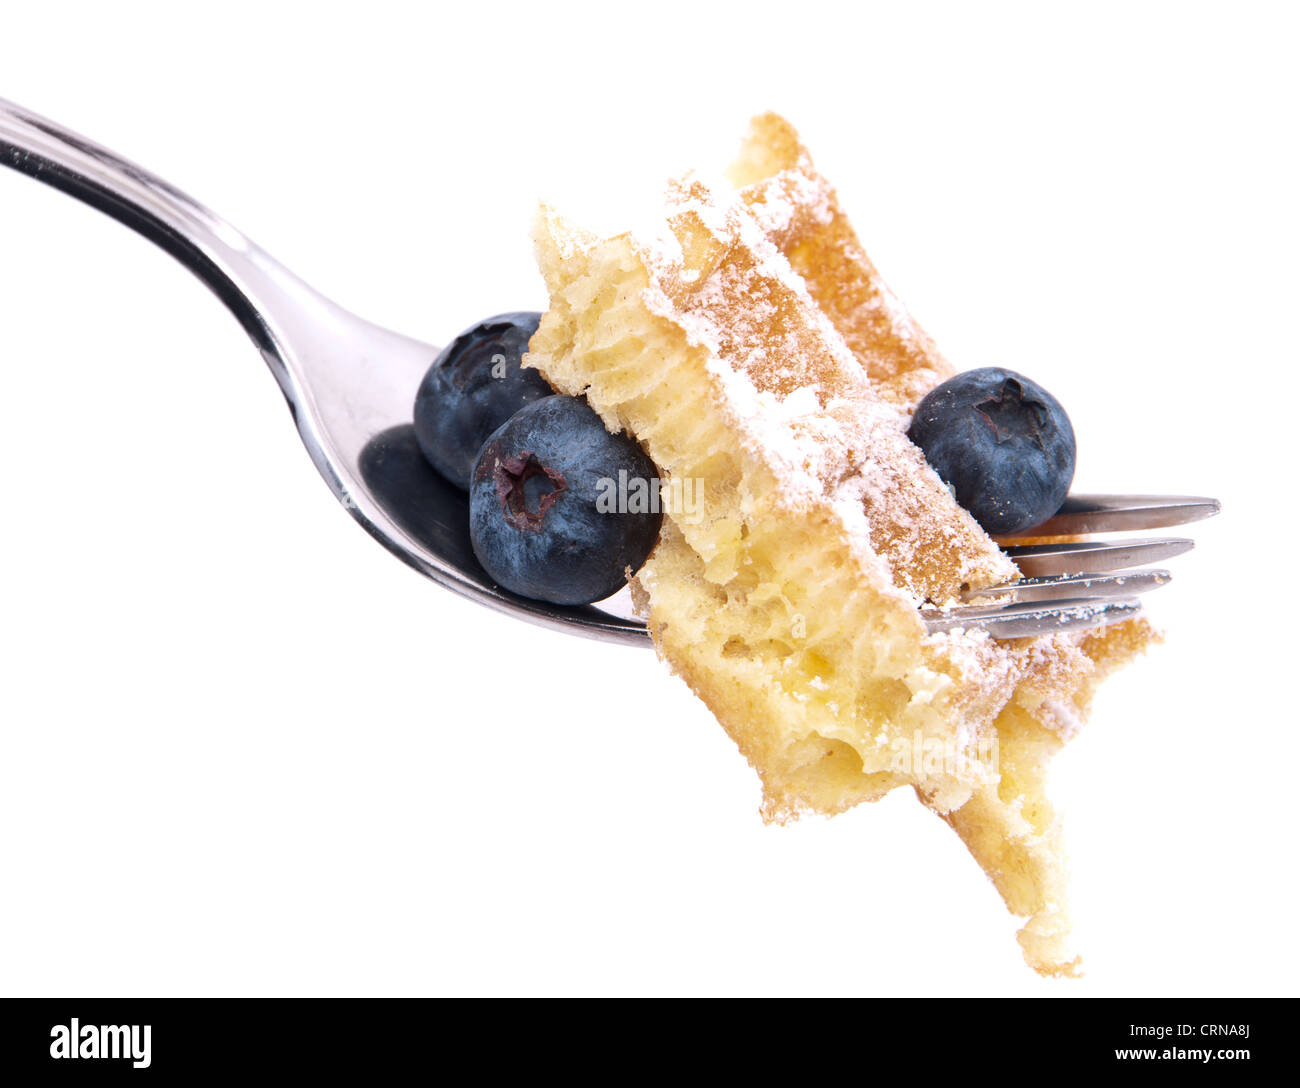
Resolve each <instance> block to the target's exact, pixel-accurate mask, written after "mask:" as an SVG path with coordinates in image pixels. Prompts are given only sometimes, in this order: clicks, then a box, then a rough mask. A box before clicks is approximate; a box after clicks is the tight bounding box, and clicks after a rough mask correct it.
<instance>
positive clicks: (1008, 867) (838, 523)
mask: <svg viewBox="0 0 1300 1088" xmlns="http://www.w3.org/2000/svg"><path fill="white" fill-rule="evenodd" d="M732 177H733V178H734V179H735V180H736V181H737V182H739V183H740V184H741V188H740V189H738V190H732V189H728V190H727V191H725V192H715V191H713V190H711V189H710V188H709V187H708V186H707V185H706V184H704V183H703V182H702V181H700V180H699V179H696V178H692V177H688V178H686V179H684V180H683V181H680V182H677V183H675V184H674V185H672V186H671V188H670V192H669V200H668V209H667V229H666V230H665V231H664V233H663V235H662V237H660V238H657V239H650V240H638V239H635V238H633V237H632V236H630V235H626V234H624V235H617V236H614V237H610V238H598V237H595V236H592V235H590V234H587V233H585V232H583V231H581V230H579V229H577V228H575V227H573V226H571V225H570V224H568V223H566V222H565V221H563V220H561V219H560V218H558V217H557V216H556V215H554V214H553V213H551V212H549V211H546V210H544V211H543V213H542V214H541V216H540V217H539V221H538V226H537V231H536V241H537V250H538V257H539V263H540V265H541V268H542V272H543V275H544V277H545V279H546V282H547V286H548V289H549V291H550V296H551V303H550V309H549V311H548V312H547V314H546V316H545V317H544V319H543V321H542V323H541V326H540V328H539V330H538V332H537V334H536V336H535V337H534V338H533V340H532V342H531V344H530V351H529V354H528V355H527V356H526V358H525V362H526V364H527V365H529V366H534V367H536V368H538V369H539V370H540V371H541V372H542V373H543V374H544V375H545V376H546V378H547V379H548V380H549V381H550V382H551V384H552V385H553V386H555V387H556V388H557V389H559V390H561V391H562V392H565V393H569V394H573V395H580V394H581V395H585V396H586V397H587V398H588V401H589V402H590V403H591V405H592V406H593V408H595V409H596V411H598V412H599V413H600V414H601V417H602V418H603V419H604V421H605V423H606V425H607V426H608V427H610V429H611V430H617V429H624V430H627V431H628V432H630V433H631V434H633V435H635V436H636V437H637V438H638V439H639V440H640V441H641V442H642V443H643V445H644V446H645V448H646V450H647V452H648V453H649V454H650V456H651V457H652V458H653V459H654V461H655V462H656V464H657V465H658V466H659V468H660V471H661V473H662V474H663V475H664V476H665V477H666V479H667V480H668V485H667V490H666V492H665V493H666V494H667V495H674V494H686V493H690V494H692V495H693V496H694V497H695V498H696V499H697V501H696V502H693V503H691V504H689V505H684V504H680V503H677V504H674V503H671V502H670V503H669V512H668V516H667V518H666V519H665V525H664V531H663V535H662V537H661V540H660V542H659V544H658V546H657V547H656V549H655V552H654V554H653V555H652V557H651V559H650V560H649V561H648V562H647V564H646V565H645V566H644V567H643V568H642V570H641V571H640V572H639V574H638V575H637V577H636V578H635V579H634V581H633V587H632V588H633V594H634V598H635V599H636V600H637V602H638V605H639V606H640V607H641V608H642V610H643V611H644V613H645V615H646V617H647V622H648V625H649V627H650V631H651V634H652V635H653V637H654V640H655V644H656V647H657V648H658V651H659V653H660V655H661V656H662V657H663V658H664V660H665V661H667V663H668V664H669V665H670V666H671V667H672V668H673V669H674V670H675V671H676V672H678V673H679V674H680V675H681V676H682V677H683V678H684V679H685V680H686V682H687V683H688V684H689V685H690V686H691V688H692V689H693V690H694V691H695V692H696V694H697V695H699V697H700V698H701V699H702V700H703V701H704V702H705V703H706V705H708V707H709V708H710V710H711V711H712V712H713V713H714V715H715V716H716V717H717V718H718V720H719V721H720V722H721V724H722V725H723V727H724V728H725V729H726V730H727V732H728V733H729V734H730V735H731V737H732V738H733V739H734V740H735V742H736V744H737V745H738V746H739V748H740V750H741V751H742V752H743V753H744V755H745V756H746V758H747V759H748V760H749V761H750V763H751V764H752V765H753V766H754V767H755V769H756V770H757V772H758V774H759V777H760V779H761V781H762V785H763V797H764V800H763V809H762V811H763V815H764V817H765V818H766V819H769V820H785V819H789V818H791V817H794V816H797V815H798V814H800V813H802V812H805V811H815V812H820V813H826V814H833V813H837V812H841V811H843V810H844V809H847V808H849V807H851V806H853V805H855V804H858V803H859V802H862V801H870V800H876V799H878V798H880V797H881V796H883V795H884V794H885V793H887V792H888V791H889V790H892V789H894V788H896V787H899V786H905V785H907V786H911V787H912V788H913V789H914V790H915V791H916V794H917V796H918V797H919V798H920V799H921V800H922V801H923V802H924V803H925V804H926V805H928V806H929V807H930V808H931V809H932V810H934V811H935V812H936V813H938V814H939V815H940V816H942V817H943V818H944V819H945V820H946V821H947V822H948V823H949V824H950V825H951V826H952V827H953V828H954V829H955V830H956V831H957V833H958V834H959V835H960V836H961V837H962V839H963V841H965V842H966V844H967V846H968V847H969V849H970V850H971V852H972V853H973V854H974V856H975V857H976V859H977V860H978V861H979V862H980V864H981V865H982V866H983V867H984V869H985V871H986V872H987V873H988V875H989V876H990V877H991V878H992V880H993V881H994V883H995V885H996V886H997V888H998V890H999V892H1000V893H1001V894H1002V896H1003V898H1004V900H1005V901H1006V903H1007V905H1008V907H1009V908H1010V909H1011V910H1012V911H1013V912H1014V913H1015V914H1017V915H1020V916H1022V917H1023V918H1025V919H1026V921H1025V924H1024V925H1023V927H1022V929H1021V931H1020V934H1019V939H1020V943H1021V946H1022V949H1023V951H1024V955H1025V958H1026V959H1027V961H1028V962H1029V963H1030V964H1031V965H1032V966H1033V967H1035V968H1036V969H1037V970H1039V971H1042V972H1044V973H1057V974H1070V973H1073V972H1074V971H1075V970H1076V969H1077V960H1076V959H1075V958H1074V957H1073V956H1072V955H1071V954H1070V953H1069V951H1068V949H1067V940H1066V938H1067V936H1068V922H1067V919H1066V915H1065V908H1064V897H1063V886H1064V870H1063V862H1062V856H1061V851H1060V844H1059V830H1058V826H1057V820H1056V817H1055V815H1054V814H1053V812H1052V810H1051V808H1050V806H1049V804H1048V802H1047V800H1046V797H1045V794H1044V792H1043V779H1044V773H1045V769H1046V765H1047V762H1048V760H1049V759H1050V757H1051V755H1052V754H1053V753H1054V752H1055V751H1056V749H1057V748H1059V747H1060V746H1061V744H1062V743H1064V741H1065V740H1067V739H1068V738H1069V736H1070V735H1071V734H1072V733H1073V732H1074V731H1075V729H1077V727H1078V725H1079V722H1080V719H1081V715H1082V714H1083V713H1084V712H1085V711H1086V708H1087V704H1088V701H1089V699H1090V697H1091V694H1092V691H1093V689H1094V687H1095V685H1096V683H1097V681H1098V680H1099V679H1100V677H1101V676H1102V675H1103V674H1104V673H1105V672H1106V671H1108V670H1109V669H1110V668H1112V667H1114V666H1115V665H1117V664H1119V663H1122V662H1123V661H1125V660H1127V659H1128V658H1129V657H1131V656H1132V655H1133V654H1134V653H1136V652H1137V651H1138V650H1139V649H1140V648H1141V647H1142V646H1143V645H1145V643H1146V642H1147V641H1148V640H1149V638H1150V631H1149V628H1147V626H1146V625H1145V622H1144V621H1141V620H1138V621H1130V622H1129V623H1126V624H1122V625H1119V626H1116V627H1113V628H1109V629H1107V630H1104V631H1098V632H1092V633H1088V634H1059V635H1054V636H1050V637H1042V638H1038V639H1032V640H1028V639H1027V640H1017V641H1014V642H999V641H996V640H993V639H991V638H989V637H988V636H987V635H985V634H982V633H973V632H956V633H948V634H943V635H927V634H926V631H925V628H924V625H923V624H922V622H921V620H920V617H919V615H918V613H917V608H918V605H920V604H921V603H923V602H925V601H930V602H935V603H940V602H945V601H949V600H951V599H952V598H953V597H954V596H955V594H956V593H957V592H958V590H959V589H960V588H961V587H962V586H981V585H990V584H994V583H997V582H1001V581H1005V580H1006V579H1008V578H1012V577H1015V574H1016V572H1015V568H1014V566H1013V565H1012V564H1011V563H1010V561H1009V560H1008V559H1007V557H1006V556H1005V555H1004V554H1003V553H1002V552H1001V551H1000V550H999V549H998V547H997V546H996V544H995V543H994V542H993V541H992V540H990V539H989V537H988V536H987V535H986V534H985V533H984V532H983V530H982V529H980V527H979V526H978V525H977V524H976V523H975V522H974V521H973V520H972V519H971V518H970V517H969V515H968V514H967V513H966V512H965V511H964V510H962V509H961V508H960V507H959V506H957V505H956V503H955V502H954V501H953V499H952V496H951V495H950V493H949V492H948V490H947V488H946V487H945V486H944V485H943V483H942V482H941V481H940V480H939V478H938V477H937V476H936V475H935V474H934V472H933V471H932V470H931V469H930V468H929V466H928V465H927V464H926V463H925V461H924V459H923V458H922V456H921V454H920V451H919V450H918V449H917V448H916V447H915V446H914V445H913V444H912V443H911V442H910V441H909V440H908V439H907V437H906V435H905V429H906V425H907V419H908V416H907V410H908V407H909V406H910V404H911V403H912V402H913V401H914V400H915V399H916V398H917V397H919V396H920V395H922V394H923V393H924V392H925V390H926V389H927V388H929V386H930V385H931V384H933V383H934V382H935V381H937V380H941V379H942V377H944V376H946V375H947V374H948V373H949V369H948V367H947V364H946V363H944V361H943V360H942V359H941V358H940V357H939V355H938V354H937V352H935V350H934V348H933V346H932V345H931V343H930V342H929V340H928V338H926V337H925V335H924V334H923V333H921V332H920V330H919V329H917V327H916V326H915V325H914V324H913V323H912V322H911V320H910V318H908V316H907V315H906V313H905V311H903V309H902V307H901V306H900V305H899V304H898V302H897V300H896V299H894V298H893V296H892V295H891V294H889V292H888V289H887V288H886V287H885V286H884V285H883V283H882V282H881V281H880V278H879V276H878V274H877V273H876V271H875V269H874V268H873V267H872V266H871V264H870V262H869V261H868V260H867V258H866V255H865V253H863V251H862V248H861V246H860V245H859V244H858V242H857V239H856V236H855V235H854V234H853V231H852V228H851V227H850V226H849V224H848V222H847V220H846V219H845V218H844V216H843V213H842V212H841V211H840V210H839V207H838V203H837V201H836V199H835V196H834V193H833V191H832V190H831V189H830V187H829V186H828V185H827V184H826V182H825V180H824V179H822V178H821V177H820V176H819V175H818V174H817V173H816V172H815V171H814V170H813V168H812V165H811V162H810V160H809V158H808V156H807V153H806V152H805V151H804V150H803V148H802V147H801V146H800V145H799V143H798V140H797V137H796V136H795V135H794V131H793V129H791V128H790V126H789V125H788V124H786V123H785V122H784V121H782V120H781V119H779V118H776V117H774V116H772V115H768V116H765V117H761V118H759V119H758V120H757V121H756V122H755V124H754V128H753V130H752V131H751V134H750V137H749V140H748V141H747V142H746V144H745V149H744V152H743V153H742V157H741V159H740V162H739V163H738V164H737V166H736V167H735V168H734V169H733V172H732Z"/></svg>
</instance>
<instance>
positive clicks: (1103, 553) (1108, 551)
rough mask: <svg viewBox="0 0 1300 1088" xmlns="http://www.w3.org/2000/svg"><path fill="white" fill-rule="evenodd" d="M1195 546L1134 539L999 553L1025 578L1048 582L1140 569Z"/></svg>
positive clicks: (1034, 546)
mask: <svg viewBox="0 0 1300 1088" xmlns="http://www.w3.org/2000/svg"><path fill="white" fill-rule="evenodd" d="M1195 543H1196V542H1195V541H1194V540H1188V539H1187V538H1185V537H1164V538H1157V537H1134V538H1132V539H1126V540H1084V541H1079V542H1075V543H1069V544H1026V545H1020V546H1019V547H1011V548H1005V549H1003V550H1004V551H1005V552H1006V553H1007V555H1008V556H1010V557H1011V561H1012V562H1013V563H1015V565H1016V566H1017V567H1019V568H1020V573H1021V574H1023V575H1024V576H1025V577H1026V578H1051V577H1055V576H1057V575H1066V576H1068V575H1072V574H1102V573H1104V572H1106V571H1112V570H1115V569H1117V568H1123V567H1140V566H1143V565H1145V564H1147V563H1155V562H1158V561H1160V560H1161V559H1172V558H1173V557H1174V556H1175V555H1182V554H1183V553H1184V552H1190V551H1191V550H1192V548H1193V547H1194V546H1195Z"/></svg>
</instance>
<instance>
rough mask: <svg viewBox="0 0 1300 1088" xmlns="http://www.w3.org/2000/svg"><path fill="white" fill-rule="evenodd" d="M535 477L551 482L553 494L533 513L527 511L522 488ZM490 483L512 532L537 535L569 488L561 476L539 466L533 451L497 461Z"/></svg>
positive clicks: (548, 494)
mask: <svg viewBox="0 0 1300 1088" xmlns="http://www.w3.org/2000/svg"><path fill="white" fill-rule="evenodd" d="M534 476H545V477H546V478H547V479H548V480H550V481H551V487H552V490H550V491H548V492H547V493H546V494H545V495H543V496H542V497H541V500H540V501H539V502H538V504H537V509H536V510H535V511H533V510H529V509H528V503H527V497H526V495H525V494H524V484H525V483H526V482H527V481H528V480H530V479H532V478H533V477H534ZM492 480H493V482H494V483H495V484H496V489H497V498H499V499H500V500H501V513H502V514H503V515H504V516H505V519H506V523H507V524H508V525H510V526H511V527H512V528H515V529H522V530H525V531H528V532H537V530H539V529H540V528H541V527H542V521H543V519H544V518H545V517H546V511H548V510H549V509H550V508H551V507H552V506H554V505H555V503H556V502H557V501H559V498H560V495H561V493H562V492H563V491H564V490H565V489H566V488H567V487H568V485H567V484H566V483H565V480H564V476H563V475H562V474H561V473H559V472H556V471H555V470H554V469H552V468H547V467H546V466H545V465H544V464H542V463H541V462H540V461H539V460H538V459H537V457H536V455H535V454H534V453H533V451H532V450H520V451H519V453H518V454H516V455H515V456H514V457H501V456H499V455H498V456H497V458H496V467H495V468H494V469H493V470H492Z"/></svg>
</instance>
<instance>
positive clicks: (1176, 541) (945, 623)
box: [921, 495, 1219, 638]
mask: <svg viewBox="0 0 1300 1088" xmlns="http://www.w3.org/2000/svg"><path fill="white" fill-rule="evenodd" d="M1218 512H1219V503H1218V501H1217V500H1215V499H1208V498H1200V497H1189V498H1184V497H1179V496H1153V495H1074V496H1071V497H1070V498H1068V499H1067V500H1066V501H1065V504H1064V505H1063V506H1062V507H1061V510H1060V512H1059V513H1058V514H1057V515H1056V516H1055V517H1053V518H1051V519H1049V520H1048V521H1046V522H1044V523H1043V524H1042V525H1039V526H1036V527H1035V528H1033V529H1028V530H1026V531H1024V532H1022V533H1019V534H1017V535H1016V536H1014V537H1003V538H1000V540H999V543H1000V544H1002V545H1003V548H1004V550H1005V551H1006V554H1007V555H1008V557H1010V559H1011V560H1012V561H1013V562H1014V563H1015V564H1016V566H1017V567H1018V568H1019V570H1020V572H1021V574H1022V575H1023V577H1022V578H1020V579H1018V580H1017V581H1014V582H1004V583H1001V584H999V585H993V586H979V587H976V588H974V589H971V590H967V591H966V592H965V593H964V594H963V595H962V604H960V605H957V606H955V607H951V608H945V609H923V610H922V612H921V615H922V618H923V619H924V620H925V623H926V627H927V629H928V630H929V631H930V632H931V633H935V632H940V631H952V630H958V629H971V628H974V629H979V630H984V631H988V632H989V633H990V634H991V635H993V636H994V637H995V638H1023V637H1030V636H1034V635H1041V634H1046V633H1048V632H1051V631H1062V630H1071V629H1074V628H1083V627H1098V626H1104V625H1106V624H1110V623H1117V622H1119V621H1120V620H1124V619H1128V618H1130V617H1131V616H1134V615H1136V614H1137V613H1138V611H1140V609H1141V604H1140V603H1139V602H1138V600H1137V599H1136V598H1137V597H1138V595H1139V594H1142V593H1146V592H1148V591H1150V590H1153V589H1158V588H1159V587H1161V586H1163V585H1166V584H1167V583H1168V582H1169V580H1170V578H1171V575H1170V573H1169V572H1168V571H1167V570H1158V569H1148V570H1134V569H1131V568H1133V567H1140V566H1143V565H1144V564H1147V563H1154V562H1157V561H1159V560H1162V559H1169V558H1171V557H1173V556H1175V555H1181V554H1183V553H1184V552H1187V551H1190V550H1191V549H1192V547H1193V544H1194V542H1193V541H1191V540H1188V539H1186V538H1183V537H1139V538H1126V539H1123V540H1087V541H1068V542H1064V543H1053V544H1016V543H1014V541H1015V540H1017V539H1019V540H1026V539H1036V538H1038V539H1041V538H1043V537H1052V536H1065V535H1076V534H1082V533H1105V532H1115V531H1117V530H1124V529H1129V530H1132V529H1139V528H1142V529H1155V528H1163V527H1165V526H1169V525H1182V524H1186V523H1187V522H1190V521H1197V520H1199V519H1201V518H1207V517H1212V516H1213V515H1215V514H1217V513H1218Z"/></svg>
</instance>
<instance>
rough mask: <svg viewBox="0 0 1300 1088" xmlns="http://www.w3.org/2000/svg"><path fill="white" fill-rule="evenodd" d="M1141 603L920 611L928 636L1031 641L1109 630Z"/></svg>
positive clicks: (1129, 616)
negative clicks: (965, 634)
mask: <svg viewBox="0 0 1300 1088" xmlns="http://www.w3.org/2000/svg"><path fill="white" fill-rule="evenodd" d="M1141 610H1142V602H1141V601H1138V600H1134V599H1125V600H1118V601H1113V600H1103V599H1093V600H1072V601H1057V602H1055V603H1053V604H1050V605H1048V604H1041V603H1037V602H1023V603H1020V604H1009V605H1004V606H1002V607H1001V608H953V609H949V610H948V611H946V612H941V611H939V610H937V609H935V610H922V612H921V617H922V619H924V620H925V626H926V629H927V630H928V631H929V633H930V634H932V635H933V634H938V633H941V632H944V631H953V630H958V629H965V630H968V631H972V630H975V631H987V632H988V633H989V634H990V635H992V636H993V637H994V638H1034V637H1036V636H1038V635H1046V634H1052V633H1054V632H1057V631H1077V630H1080V629H1084V628H1089V627H1108V626H1109V625H1110V624H1112V623H1120V622H1121V621H1123V620H1127V619H1132V618H1133V617H1134V616H1136V615H1137V614H1138V613H1139V612H1140V611H1141Z"/></svg>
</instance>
